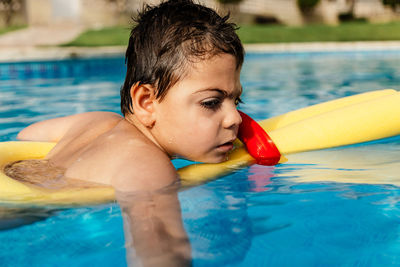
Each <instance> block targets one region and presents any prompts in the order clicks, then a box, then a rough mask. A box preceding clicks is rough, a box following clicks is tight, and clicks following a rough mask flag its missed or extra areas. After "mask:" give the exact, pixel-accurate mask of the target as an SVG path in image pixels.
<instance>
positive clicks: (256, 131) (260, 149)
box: [238, 111, 281, 166]
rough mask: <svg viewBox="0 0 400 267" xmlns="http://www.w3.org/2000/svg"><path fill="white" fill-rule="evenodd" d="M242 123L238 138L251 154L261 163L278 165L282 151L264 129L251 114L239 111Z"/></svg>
mask: <svg viewBox="0 0 400 267" xmlns="http://www.w3.org/2000/svg"><path fill="white" fill-rule="evenodd" d="M239 114H240V116H241V117H242V123H241V124H240V126H239V132H238V138H239V140H240V141H242V142H243V143H244V145H245V146H246V148H247V151H248V152H249V154H250V155H251V156H252V157H253V158H254V159H255V160H256V163H257V164H260V165H268V166H271V165H276V164H278V163H279V160H280V158H281V153H280V152H279V150H278V148H277V147H276V145H275V144H274V142H273V141H272V139H271V137H269V135H268V134H267V133H266V132H265V131H264V129H263V128H262V127H261V126H260V125H259V124H258V123H257V122H256V121H255V120H253V119H252V118H250V116H248V115H247V114H245V113H243V112H241V111H239Z"/></svg>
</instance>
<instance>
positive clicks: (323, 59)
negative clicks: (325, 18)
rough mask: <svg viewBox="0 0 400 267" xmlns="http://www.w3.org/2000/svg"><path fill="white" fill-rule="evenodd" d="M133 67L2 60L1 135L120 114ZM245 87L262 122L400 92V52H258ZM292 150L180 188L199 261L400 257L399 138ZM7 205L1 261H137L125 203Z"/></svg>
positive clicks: (0, 234) (367, 261) (344, 261)
mask: <svg viewBox="0 0 400 267" xmlns="http://www.w3.org/2000/svg"><path fill="white" fill-rule="evenodd" d="M123 70H124V66H123V59H122V58H103V59H74V60H65V61H54V62H50V61H47V62H20V63H10V64H6V63H2V64H0V140H1V141H8V140H14V139H15V137H16V134H17V132H18V131H19V130H21V129H22V128H23V127H25V126H27V125H29V124H30V123H32V122H35V121H38V120H43V119H48V118H53V117H56V116H62V115H69V114H73V113H77V112H85V111H93V110H108V111H115V112H119V87H120V85H121V83H122V81H123V78H124V77H123ZM242 84H243V87H244V88H245V89H244V94H243V97H242V98H243V100H244V102H245V104H243V105H242V106H241V107H240V108H241V109H242V110H243V111H245V112H247V113H248V114H249V115H251V116H253V117H254V118H256V119H263V118H266V117H270V116H273V115H278V114H281V113H284V112H287V111H290V110H294V109H297V108H300V107H304V106H308V105H311V104H315V103H319V102H324V101H327V100H331V99H336V98H339V97H343V96H347V95H352V94H356V93H361V92H366V91H371V90H377V89H383V88H394V89H397V90H399V89H400V88H399V84H400V51H392V52H354V53H352V52H341V53H293V54H285V53H282V54H248V55H247V56H246V60H245V65H244V67H243V71H242ZM382 119H384V118H382ZM399 120H400V118H399ZM377 127H379V125H377ZM288 158H289V161H288V162H287V163H285V164H282V165H279V166H276V167H265V166H257V165H254V166H251V167H249V168H245V169H241V170H238V171H236V172H235V173H232V174H231V175H228V176H226V177H224V178H221V179H218V180H215V181H212V182H209V183H207V184H204V185H200V186H197V187H194V188H191V189H188V190H185V191H182V192H180V193H179V199H180V205H181V209H182V217H183V221H184V226H185V229H186V232H187V234H188V236H189V239H190V242H191V246H192V256H193V264H194V266H293V265H296V266H310V265H312V266H332V265H335V266H336V265H344V266H348V265H350V266H354V265H355V266H366V265H367V266H387V265H399V264H400V256H399V255H400V231H399V230H400V229H399V225H400V224H399V222H400V210H399V208H400V205H399V204H398V202H399V199H400V189H399V187H398V186H399V185H400V174H399V169H400V138H399V137H394V138H389V139H386V140H381V141H379V142H372V143H368V144H362V145H355V146H348V147H343V148H335V149H329V150H324V151H315V152H306V153H300V154H297V155H293V156H289V157H288ZM175 164H176V165H177V166H180V165H182V164H186V162H184V161H176V162H175ZM332 177H333V178H332ZM366 178H369V179H370V180H371V179H372V180H373V181H382V183H381V184H379V183H378V184H367V183H365V182H363V181H364V180H365V179H366ZM348 179H351V180H352V181H353V182H351V183H349V182H348ZM341 180H346V181H347V182H345V183H344V182H341ZM0 208H1V209H0V212H1V214H2V215H1V216H0V218H1V219H0V229H1V231H0V263H1V265H2V266H71V265H72V266H84V265H85V266H86V265H87V264H97V265H98V266H125V265H126V260H125V248H124V233H123V228H122V217H121V211H120V209H119V207H118V205H117V204H115V203H110V204H106V205H98V206H90V207H83V208H75V209H63V210H62V209H59V210H54V209H51V208H50V207H49V208H47V207H41V208H30V207H26V208H16V207H12V206H10V205H1V206H0Z"/></svg>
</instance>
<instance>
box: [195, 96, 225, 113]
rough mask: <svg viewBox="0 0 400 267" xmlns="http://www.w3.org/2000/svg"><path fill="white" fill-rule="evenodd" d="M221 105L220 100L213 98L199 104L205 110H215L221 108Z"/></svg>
mask: <svg viewBox="0 0 400 267" xmlns="http://www.w3.org/2000/svg"><path fill="white" fill-rule="evenodd" d="M221 103H222V102H221V99H218V98H213V99H210V100H206V101H203V102H201V103H200V105H202V106H203V107H205V108H207V109H212V110H216V109H218V108H219V107H220V106H221Z"/></svg>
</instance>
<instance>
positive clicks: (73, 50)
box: [0, 41, 400, 62]
mask: <svg viewBox="0 0 400 267" xmlns="http://www.w3.org/2000/svg"><path fill="white" fill-rule="evenodd" d="M244 47H245V50H246V52H250V53H272V54H273V53H304V52H310V53H314V52H346V51H348V52H351V51H359V52H362V51H400V41H368V42H314V43H274V44H245V45H244ZM125 49H126V47H125V46H103V47H54V46H51V47H34V46H27V47H0V62H16V61H33V60H62V59H71V58H91V57H116V56H123V55H124V53H125Z"/></svg>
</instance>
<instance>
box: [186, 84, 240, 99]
mask: <svg viewBox="0 0 400 267" xmlns="http://www.w3.org/2000/svg"><path fill="white" fill-rule="evenodd" d="M205 91H215V92H218V93H220V94H222V95H223V96H228V97H232V96H233V95H234V94H228V93H227V92H226V91H225V90H223V89H220V88H206V89H202V90H199V91H196V92H194V94H197V93H202V92H205ZM242 92H243V87H242V86H240V89H239V93H238V94H237V95H238V96H240V95H241V94H242Z"/></svg>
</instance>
